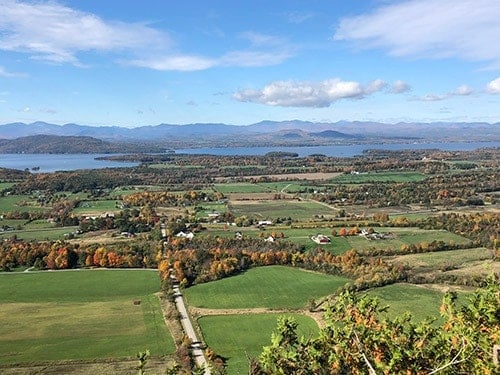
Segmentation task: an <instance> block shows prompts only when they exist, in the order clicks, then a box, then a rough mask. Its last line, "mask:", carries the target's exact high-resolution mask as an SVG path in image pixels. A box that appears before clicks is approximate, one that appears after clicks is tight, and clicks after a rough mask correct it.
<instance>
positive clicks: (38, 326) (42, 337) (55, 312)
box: [0, 270, 175, 363]
mask: <svg viewBox="0 0 500 375" xmlns="http://www.w3.org/2000/svg"><path fill="white" fill-rule="evenodd" d="M0 284H1V285H2V287H1V288H0V300H1V301H2V304H0V320H1V321H2V325H0V357H1V358H2V362H3V363H16V362H27V361H29V362H37V361H53V360H60V359H97V358H122V357H135V355H136V353H138V352H139V351H144V350H145V349H150V351H151V353H152V354H153V355H163V354H169V353H172V352H173V351H174V350H175V349H174V343H173V340H172V338H171V337H170V335H169V333H168V331H167V329H166V327H165V324H164V322H163V316H162V312H161V309H160V304H159V302H158V299H157V297H156V296H155V295H154V293H155V292H157V291H158V290H159V280H158V275H157V273H156V272H152V271H144V270H130V271H126V270H117V271H115V270H108V271H106V270H93V271H69V272H63V271H59V272H42V273H22V274H0ZM134 300H141V304H140V305H134V303H133V301H134Z"/></svg>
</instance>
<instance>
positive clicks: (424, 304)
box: [368, 284, 467, 322]
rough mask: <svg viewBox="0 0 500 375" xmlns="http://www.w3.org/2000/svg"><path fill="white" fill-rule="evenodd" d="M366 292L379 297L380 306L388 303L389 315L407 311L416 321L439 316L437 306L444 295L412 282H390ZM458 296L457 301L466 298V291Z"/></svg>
mask: <svg viewBox="0 0 500 375" xmlns="http://www.w3.org/2000/svg"><path fill="white" fill-rule="evenodd" d="M368 293H369V294H370V295H371V296H374V297H377V298H379V300H380V302H381V305H382V306H385V305H389V309H388V311H387V314H388V315H389V316H391V317H396V316H399V315H401V314H403V313H405V312H408V311H409V312H411V315H412V316H413V317H414V318H415V320H416V321H421V320H423V319H425V318H428V317H434V318H440V315H439V307H440V306H441V303H442V299H443V296H444V292H443V291H439V290H433V289H429V288H425V287H422V286H416V285H412V284H392V285H387V286H384V287H381V288H375V289H371V290H370V291H369V292H368ZM458 296H459V299H458V302H459V303H463V302H465V301H466V299H467V294H466V293H459V294H458ZM439 321H440V320H438V322H439Z"/></svg>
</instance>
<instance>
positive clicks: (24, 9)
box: [0, 0, 168, 65]
mask: <svg viewBox="0 0 500 375" xmlns="http://www.w3.org/2000/svg"><path fill="white" fill-rule="evenodd" d="M167 43H168V37H167V35H165V34H164V33H161V32H159V31H157V30H155V29H153V28H151V27H148V26H145V25H143V24H138V23H124V22H110V21H105V20H103V19H101V18H99V17H98V16H96V15H94V14H91V13H86V12H81V11H78V10H74V9H71V8H69V7H66V6H64V5H60V4H58V3H56V2H45V3H42V2H36V3H22V2H19V1H16V0H4V1H2V2H0V49H1V50H4V51H15V52H24V53H28V54H30V55H31V57H32V58H34V59H41V60H47V61H51V62H56V63H71V64H75V65H80V64H81V63H80V62H79V59H78V56H77V55H78V53H81V52H86V51H101V52H102V51H105V52H112V51H123V50H129V51H136V50H145V49H155V48H157V47H158V46H165V45H166V44H167Z"/></svg>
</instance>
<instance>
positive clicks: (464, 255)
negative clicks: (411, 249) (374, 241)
mask: <svg viewBox="0 0 500 375" xmlns="http://www.w3.org/2000/svg"><path fill="white" fill-rule="evenodd" d="M492 258H493V252H492V251H491V250H489V249H486V248H484V247H479V248H473V249H462V250H450V251H436V252H432V253H422V254H408V255H401V256H398V257H395V258H394V259H393V260H392V262H394V263H399V264H404V265H408V266H410V267H411V268H412V270H413V271H414V272H417V273H420V272H433V271H438V270H441V269H458V268H463V267H467V266H470V265H474V264H478V263H486V261H487V260H491V259H492Z"/></svg>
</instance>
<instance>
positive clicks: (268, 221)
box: [257, 220, 273, 226]
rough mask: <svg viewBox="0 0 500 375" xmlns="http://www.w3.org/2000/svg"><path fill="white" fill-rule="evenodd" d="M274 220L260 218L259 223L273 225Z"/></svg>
mask: <svg viewBox="0 0 500 375" xmlns="http://www.w3.org/2000/svg"><path fill="white" fill-rule="evenodd" d="M272 224H273V222H272V221H271V220H260V221H259V222H258V223H257V225H259V226H260V225H272Z"/></svg>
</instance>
